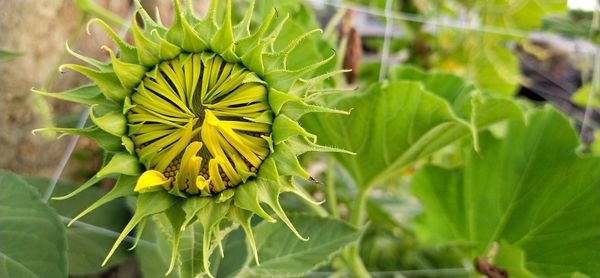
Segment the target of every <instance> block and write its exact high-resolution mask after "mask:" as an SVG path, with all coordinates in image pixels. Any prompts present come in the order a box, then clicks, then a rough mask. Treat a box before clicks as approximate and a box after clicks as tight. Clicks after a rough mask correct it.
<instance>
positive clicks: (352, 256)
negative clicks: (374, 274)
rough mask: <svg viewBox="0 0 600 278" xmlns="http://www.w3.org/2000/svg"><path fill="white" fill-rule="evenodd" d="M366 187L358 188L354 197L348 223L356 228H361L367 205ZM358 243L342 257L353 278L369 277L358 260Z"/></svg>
mask: <svg viewBox="0 0 600 278" xmlns="http://www.w3.org/2000/svg"><path fill="white" fill-rule="evenodd" d="M367 193H368V187H360V188H359V190H358V194H357V195H356V202H355V203H354V207H353V209H352V216H351V218H350V223H351V224H352V225H354V226H356V227H360V226H362V221H363V214H364V210H365V205H366V203H367V196H368V194H367ZM359 251H360V242H357V243H356V244H354V245H352V246H350V247H349V248H348V249H347V251H346V252H345V253H344V254H343V255H342V258H343V259H344V262H345V264H346V266H347V267H348V269H349V270H350V271H351V272H352V275H353V276H354V277H371V276H370V274H369V272H368V271H367V268H366V267H365V265H364V263H363V261H362V259H361V258H360V252H359Z"/></svg>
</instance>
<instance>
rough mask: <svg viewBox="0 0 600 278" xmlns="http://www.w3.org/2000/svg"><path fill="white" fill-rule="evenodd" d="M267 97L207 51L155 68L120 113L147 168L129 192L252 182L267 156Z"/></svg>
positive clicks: (192, 190)
mask: <svg viewBox="0 0 600 278" xmlns="http://www.w3.org/2000/svg"><path fill="white" fill-rule="evenodd" d="M267 91H268V90H267V88H266V87H265V82H264V81H262V80H261V79H260V78H259V77H258V76H257V75H256V74H255V73H253V72H251V71H248V70H247V69H246V68H244V67H243V66H242V65H240V64H232V63H227V62H225V61H224V60H223V59H222V58H221V57H220V56H219V55H217V54H214V53H211V52H203V53H195V54H181V55H179V56H178V57H176V58H175V59H173V60H169V61H164V62H162V63H160V64H158V65H156V66H155V67H154V69H153V70H152V71H149V72H147V73H146V77H144V79H143V80H142V82H141V83H140V85H139V86H138V87H137V89H136V90H135V92H134V93H133V94H132V95H131V106H132V108H131V109H130V110H129V112H128V114H127V121H128V123H129V137H130V138H131V139H132V140H133V142H134V144H135V147H136V153H137V155H138V157H139V159H140V162H141V163H143V164H144V166H145V167H146V171H145V172H144V173H143V174H142V176H141V177H140V179H139V180H138V183H137V185H136V188H135V190H136V191H138V192H145V191H151V190H158V189H160V188H164V189H166V190H168V191H169V192H170V193H172V194H175V195H180V196H186V195H212V194H215V193H218V192H221V191H223V190H225V189H227V188H231V187H234V186H237V185H239V184H241V183H243V182H245V181H246V180H247V179H248V178H250V177H252V176H254V175H255V173H256V172H257V171H258V168H259V167H260V165H261V163H262V161H263V160H264V159H265V158H266V157H267V155H268V154H269V140H270V133H271V122H272V118H273V116H272V112H271V108H270V106H269V104H268V98H267Z"/></svg>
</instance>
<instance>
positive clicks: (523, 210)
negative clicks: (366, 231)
mask: <svg viewBox="0 0 600 278" xmlns="http://www.w3.org/2000/svg"><path fill="white" fill-rule="evenodd" d="M528 122H529V125H528V126H525V125H523V124H521V123H512V124H511V125H510V126H509V129H508V131H507V134H506V138H504V139H503V140H499V139H496V138H494V137H493V136H492V135H490V134H487V133H486V134H484V135H483V136H482V138H481V147H482V149H481V152H479V153H476V152H474V151H472V150H467V154H466V157H467V159H466V162H465V165H464V168H459V169H454V170H448V169H442V168H436V167H426V168H424V169H422V170H421V171H420V172H419V173H418V174H417V175H416V176H415V178H414V184H413V185H412V187H413V190H414V192H415V194H416V195H417V196H418V197H419V198H420V200H421V201H422V203H423V204H424V206H425V209H426V210H425V213H424V214H423V215H422V217H420V219H419V221H418V225H417V227H416V234H417V235H418V236H419V237H420V238H421V239H422V240H423V241H425V242H430V243H448V242H449V241H450V242H462V243H464V244H466V245H467V246H471V247H473V248H472V249H471V252H470V255H471V257H473V256H485V255H486V254H487V253H488V250H489V248H490V247H491V246H492V244H493V242H498V243H501V250H500V252H503V250H502V246H511V247H510V248H511V249H515V248H516V249H521V250H523V252H524V257H525V258H526V264H525V265H526V267H527V268H528V269H529V270H530V271H531V272H533V273H535V274H537V275H540V276H544V277H550V276H558V277H563V276H565V275H569V274H570V273H573V272H575V271H580V272H582V273H586V274H588V275H590V276H591V277H598V276H600V249H599V248H598V246H600V206H599V205H598V204H600V159H599V158H597V157H581V156H580V155H579V154H577V153H576V148H577V146H578V144H579V141H578V138H577V135H576V133H575V130H574V129H573V128H572V127H571V126H570V124H569V122H568V120H567V119H566V118H565V117H564V116H562V115H561V114H560V113H558V112H556V111H555V110H553V109H546V110H543V111H537V112H535V113H532V114H531V115H530V117H529V118H528ZM505 251H506V250H505ZM510 252H513V253H515V251H514V250H513V251H510ZM504 261H506V260H504ZM512 266H514V265H512Z"/></svg>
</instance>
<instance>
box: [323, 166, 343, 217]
mask: <svg viewBox="0 0 600 278" xmlns="http://www.w3.org/2000/svg"><path fill="white" fill-rule="evenodd" d="M334 168H335V160H333V158H332V157H330V158H329V159H328V160H327V173H326V175H327V176H326V182H327V203H328V205H329V210H330V211H331V214H332V215H333V217H335V218H337V219H339V218H340V212H339V211H338V202H337V195H336V194H335V180H334Z"/></svg>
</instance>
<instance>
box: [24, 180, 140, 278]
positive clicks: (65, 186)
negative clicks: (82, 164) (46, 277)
mask: <svg viewBox="0 0 600 278" xmlns="http://www.w3.org/2000/svg"><path fill="white" fill-rule="evenodd" d="M25 179H26V180H27V181H28V182H29V183H30V184H32V185H34V186H35V187H36V188H37V189H38V190H39V191H40V193H43V192H45V191H46V188H47V187H48V184H49V181H48V179H45V178H37V177H26V178H25ZM77 188H78V186H77V185H74V184H70V183H66V182H59V183H58V184H57V185H56V188H55V190H54V194H53V195H54V196H64V195H66V194H68V193H70V192H73V191H74V190H75V189H77ZM102 195H104V193H103V192H102V191H100V190H99V189H97V188H89V189H88V190H86V191H83V192H81V193H80V194H78V195H76V196H74V197H72V198H69V199H66V200H50V201H49V204H50V206H51V207H53V208H54V209H55V210H56V211H57V212H58V213H59V214H60V215H62V216H65V217H69V218H74V217H75V216H77V215H78V214H79V213H80V212H82V211H83V210H85V209H86V208H87V207H88V206H90V205H91V204H92V203H93V202H94V201H96V200H98V199H100V197H102ZM130 216H131V214H130V212H129V209H127V207H126V206H125V204H124V202H122V201H120V200H119V201H115V202H112V203H111V204H109V205H106V206H102V207H100V208H98V209H96V210H94V211H93V212H92V213H90V214H88V215H86V216H84V217H83V218H81V221H82V222H84V223H86V224H90V225H93V226H96V227H98V228H94V227H92V226H89V225H78V224H77V222H76V223H75V224H74V225H73V226H71V227H69V228H67V242H68V246H69V248H68V250H67V254H68V258H69V274H71V275H84V274H93V273H97V272H100V271H102V270H106V269H109V268H110V267H111V266H113V265H117V264H119V263H121V262H123V261H124V260H126V259H128V258H131V255H130V253H129V252H127V250H126V248H125V246H121V247H119V249H117V251H116V252H115V254H114V255H113V257H112V260H110V261H109V263H108V264H107V265H106V266H105V267H104V268H103V267H102V266H101V264H102V260H103V259H104V257H106V254H108V251H110V248H111V247H112V245H113V243H114V241H115V238H114V236H115V235H116V234H118V233H119V232H121V230H123V227H125V225H126V224H127V221H128V220H129V218H130ZM110 232H114V233H113V234H112V236H111V235H110V234H109V233H110Z"/></svg>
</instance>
